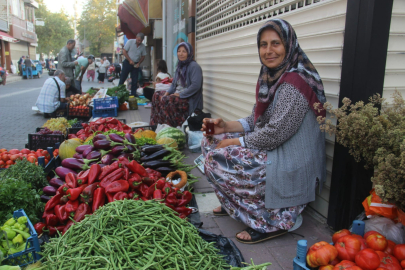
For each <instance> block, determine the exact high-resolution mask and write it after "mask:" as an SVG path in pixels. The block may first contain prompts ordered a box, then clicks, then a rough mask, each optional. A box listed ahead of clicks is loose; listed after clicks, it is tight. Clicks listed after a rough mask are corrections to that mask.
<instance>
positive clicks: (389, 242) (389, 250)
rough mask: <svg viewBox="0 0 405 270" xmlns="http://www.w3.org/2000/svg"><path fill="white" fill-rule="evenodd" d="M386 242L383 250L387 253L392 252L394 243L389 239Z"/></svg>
mask: <svg viewBox="0 0 405 270" xmlns="http://www.w3.org/2000/svg"><path fill="white" fill-rule="evenodd" d="M387 242H388V245H387V248H386V249H385V250H384V252H385V253H387V254H392V252H393V251H394V247H395V245H396V244H395V243H394V242H393V241H391V240H387Z"/></svg>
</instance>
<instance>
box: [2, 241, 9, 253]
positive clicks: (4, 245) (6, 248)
mask: <svg viewBox="0 0 405 270" xmlns="http://www.w3.org/2000/svg"><path fill="white" fill-rule="evenodd" d="M1 246H2V247H3V248H4V249H5V250H8V249H9V247H8V245H7V241H1ZM4 254H7V252H6V253H4Z"/></svg>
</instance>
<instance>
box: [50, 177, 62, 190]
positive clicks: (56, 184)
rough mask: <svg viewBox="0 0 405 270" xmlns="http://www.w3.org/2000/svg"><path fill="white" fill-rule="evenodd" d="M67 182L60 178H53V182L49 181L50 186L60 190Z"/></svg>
mask: <svg viewBox="0 0 405 270" xmlns="http://www.w3.org/2000/svg"><path fill="white" fill-rule="evenodd" d="M64 183H65V182H63V181H62V180H60V179H59V178H52V179H51V180H49V184H50V185H51V186H53V187H55V188H59V187H60V186H62V185H63V184H64Z"/></svg>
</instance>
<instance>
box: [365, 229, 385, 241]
mask: <svg viewBox="0 0 405 270" xmlns="http://www.w3.org/2000/svg"><path fill="white" fill-rule="evenodd" d="M372 234H381V233H379V232H376V231H368V232H366V233H365V234H364V236H363V238H364V239H367V237H369V236H370V235H372Z"/></svg>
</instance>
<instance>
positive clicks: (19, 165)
mask: <svg viewBox="0 0 405 270" xmlns="http://www.w3.org/2000/svg"><path fill="white" fill-rule="evenodd" d="M3 178H13V179H16V180H22V181H24V182H25V183H29V184H31V187H32V188H33V189H35V190H38V191H39V190H42V188H43V187H44V186H46V185H47V184H48V182H47V180H46V174H45V172H44V169H43V168H42V167H41V166H37V165H35V164H33V163H31V162H29V161H28V160H26V159H23V160H17V161H16V163H15V164H14V165H13V166H10V167H9V168H8V169H7V170H3V171H2V172H1V173H0V181H2V180H3Z"/></svg>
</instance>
